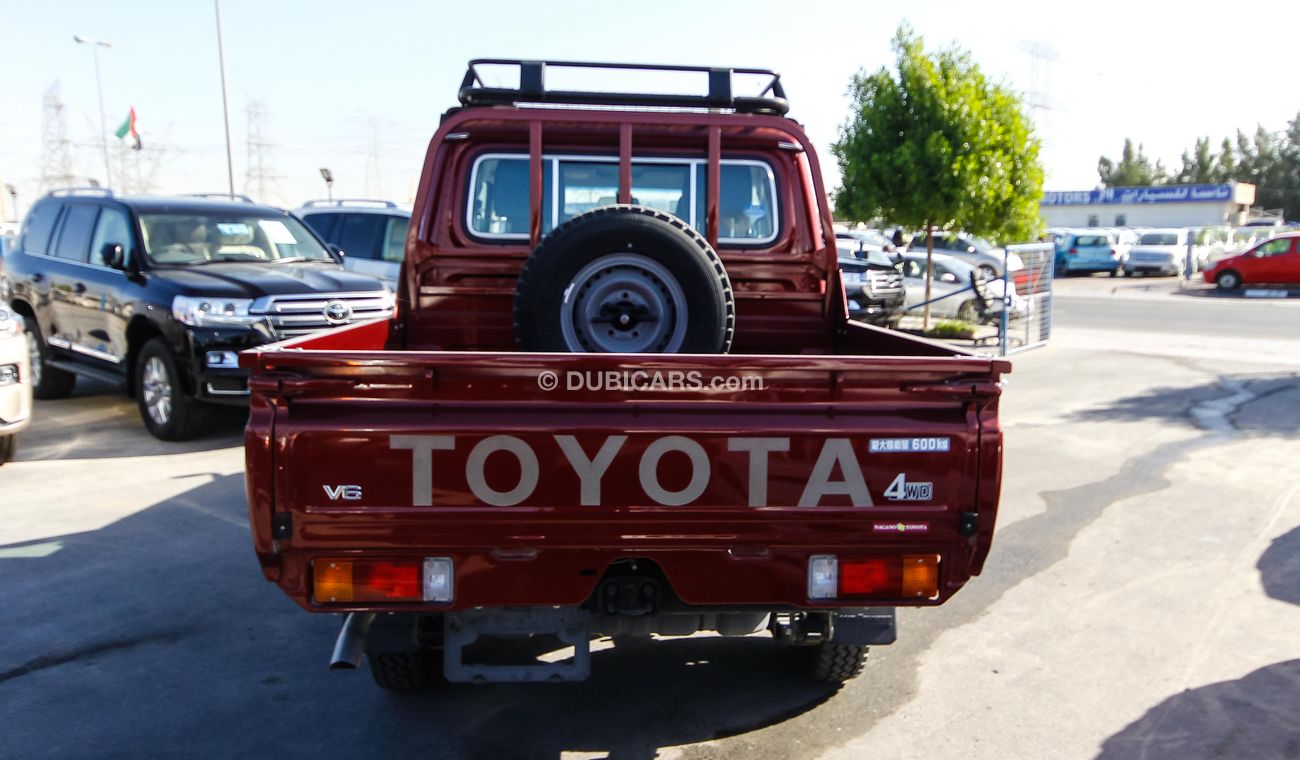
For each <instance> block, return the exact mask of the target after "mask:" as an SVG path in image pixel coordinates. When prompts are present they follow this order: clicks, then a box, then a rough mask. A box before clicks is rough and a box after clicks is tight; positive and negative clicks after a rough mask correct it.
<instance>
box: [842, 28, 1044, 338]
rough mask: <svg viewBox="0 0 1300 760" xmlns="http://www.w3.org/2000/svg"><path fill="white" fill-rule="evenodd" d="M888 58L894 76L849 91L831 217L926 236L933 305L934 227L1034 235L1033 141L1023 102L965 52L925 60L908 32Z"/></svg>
mask: <svg viewBox="0 0 1300 760" xmlns="http://www.w3.org/2000/svg"><path fill="white" fill-rule="evenodd" d="M893 50H894V55H895V65H894V69H893V70H891V69H889V68H887V67H883V68H881V69H879V70H878V71H876V72H875V73H868V72H866V71H859V72H858V73H857V74H855V75H854V76H853V79H852V81H851V83H850V85H849V94H850V96H851V97H852V98H853V110H852V113H851V115H850V116H849V119H848V120H847V121H846V122H845V124H844V125H843V126H841V128H840V139H839V140H838V141H837V142H836V143H835V144H834V145H833V146H832V151H833V152H834V154H835V157H836V159H837V160H838V162H839V166H840V171H841V173H842V177H843V180H842V187H841V189H840V191H839V192H838V193H837V194H836V196H835V206H836V213H837V214H838V215H839V216H840V217H842V218H845V219H849V220H853V221H865V220H868V219H873V218H877V217H879V218H885V219H888V220H889V221H890V222H891V223H894V224H901V225H904V226H907V227H919V228H921V229H924V230H925V231H926V281H925V282H926V286H925V300H926V301H929V300H930V280H931V273H932V271H933V264H932V257H933V253H934V239H933V233H934V230H935V228H936V227H939V228H942V227H959V228H962V229H965V230H968V231H970V232H972V233H974V234H977V235H983V236H987V237H993V238H999V239H1022V240H1023V239H1031V238H1032V237H1033V235H1034V234H1035V233H1036V232H1037V229H1038V226H1039V224H1040V222H1039V217H1038V202H1039V200H1040V199H1041V198H1042V186H1043V171H1042V167H1041V165H1040V164H1039V161H1038V151H1039V141H1038V139H1037V138H1036V137H1035V136H1034V134H1033V129H1032V127H1031V125H1030V122H1029V119H1028V118H1027V117H1026V115H1025V112H1024V108H1023V105H1022V103H1021V100H1020V98H1019V96H1018V95H1017V94H1015V93H1014V92H1012V91H1011V90H1010V89H1009V88H1007V87H1006V86H1004V85H1002V84H998V83H995V82H991V81H989V79H988V78H987V77H985V75H984V73H983V72H982V71H981V70H980V68H979V66H977V65H976V64H975V63H973V62H972V61H971V58H970V55H969V54H968V53H966V52H965V51H962V50H960V49H958V48H956V47H953V48H948V49H944V50H939V51H937V52H934V53H930V52H928V51H927V50H926V49H925V45H924V43H923V42H922V40H921V38H920V36H918V35H917V34H916V33H915V32H914V31H913V30H912V29H911V27H909V26H908V25H906V24H904V25H902V26H900V27H899V29H898V31H897V32H896V33H895V34H894V41H893ZM924 325H925V329H929V326H930V309H929V306H926V307H925V310H924Z"/></svg>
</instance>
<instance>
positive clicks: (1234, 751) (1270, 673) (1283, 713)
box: [1099, 527, 1300, 760]
mask: <svg viewBox="0 0 1300 760" xmlns="http://www.w3.org/2000/svg"><path fill="white" fill-rule="evenodd" d="M1256 567H1257V568H1259V573H1260V577H1261V580H1262V581H1263V584H1264V590H1265V591H1266V592H1267V593H1268V595H1269V596H1271V597H1273V598H1274V599H1280V600H1282V601H1285V602H1290V603H1292V604H1300V527H1298V528H1296V529H1294V530H1292V531H1291V532H1289V533H1287V534H1285V535H1283V536H1280V537H1278V538H1276V539H1274V540H1273V542H1272V543H1271V544H1270V545H1269V548H1268V549H1267V550H1266V551H1265V552H1264V554H1263V555H1262V556H1261V557H1260V558H1259V562H1258V563H1257V564H1256ZM1298 702H1300V660H1288V661H1286V662H1279V663H1277V664H1274V665H1269V666H1267V667H1263V668H1260V669H1259V670H1256V671H1254V672H1253V673H1250V674H1248V675H1246V676H1245V677H1243V678H1239V679H1237V680H1235V681H1223V682H1221V683H1216V684H1210V685H1209V686H1202V687H1200V688H1199V689H1189V690H1187V691H1185V692H1183V693H1182V694H1178V695H1176V696H1173V697H1170V698H1169V699H1166V700H1165V701H1164V702H1161V703H1160V704H1158V705H1156V706H1155V707H1153V708H1152V709H1151V710H1149V711H1148V712H1147V713H1146V715H1143V716H1142V717H1141V718H1140V719H1138V720H1136V721H1134V722H1133V723H1131V724H1129V725H1128V726H1127V727H1126V728H1125V729H1124V730H1123V731H1121V732H1120V733H1118V734H1115V735H1114V736H1112V737H1111V738H1109V739H1107V740H1106V743H1105V744H1103V745H1102V752H1101V755H1100V756H1099V757H1100V758H1101V759H1102V760H1121V758H1124V759H1125V760H1126V759H1127V758H1134V757H1140V758H1146V759H1147V760H1195V759H1196V758H1248V757H1249V758H1284V757H1285V758H1293V757H1300V710H1297V709H1296V705H1297V703H1298Z"/></svg>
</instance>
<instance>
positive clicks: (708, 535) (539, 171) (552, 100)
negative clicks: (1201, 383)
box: [241, 60, 1010, 691]
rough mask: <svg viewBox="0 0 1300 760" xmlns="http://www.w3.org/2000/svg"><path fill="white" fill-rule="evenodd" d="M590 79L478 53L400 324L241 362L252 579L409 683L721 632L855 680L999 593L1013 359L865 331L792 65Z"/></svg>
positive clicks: (429, 179)
mask: <svg viewBox="0 0 1300 760" xmlns="http://www.w3.org/2000/svg"><path fill="white" fill-rule="evenodd" d="M592 66H594V65H592V64H571V63H565V64H560V63H554V62H532V61H501V60H491V61H474V62H471V64H470V67H469V71H468V73H467V75H466V77H465V81H464V84H463V86H462V88H461V91H460V101H461V104H462V105H461V107H459V108H456V109H452V110H451V111H449V112H448V113H447V114H446V115H445V116H444V117H443V120H442V123H441V126H440V127H439V128H438V131H437V132H436V134H434V136H433V139H432V141H431V142H430V145H429V152H428V157H427V159H426V161H425V163H424V169H423V174H422V178H421V181H420V185H419V192H418V194H417V196H416V199H415V208H414V214H413V217H412V224H411V226H410V232H409V236H408V239H407V243H406V258H405V262H404V264H403V269H402V275H401V282H400V285H399V287H400V292H399V294H398V311H397V313H396V315H395V316H394V317H393V318H392V319H390V320H384V321H377V322H368V323H363V324H358V325H356V326H353V327H348V328H343V329H339V330H335V331H332V332H328V333H318V334H315V335H311V336H306V337H302V338H298V339H295V340H290V341H285V342H282V343H278V344H274V345H270V346H264V347H261V348H258V349H255V350H252V351H248V352H245V353H244V354H242V357H241V364H242V366H244V367H246V368H247V369H248V370H250V372H251V377H250V381H249V387H250V390H251V392H252V409H251V415H250V418H249V423H248V429H247V434H246V449H247V465H248V470H247V471H248V502H249V515H250V520H251V524H252V533H253V543H254V547H255V550H256V552H257V557H258V559H259V561H260V562H261V565H262V570H263V572H264V573H265V575H266V578H267V579H268V580H270V581H272V582H274V583H276V584H278V585H279V586H280V587H281V588H282V589H283V590H284V591H285V593H287V594H288V595H289V596H290V597H291V598H292V599H293V600H294V601H296V602H297V603H298V604H300V605H301V606H302V607H303V608H304V609H306V610H308V611H310V612H318V613H321V612H323V613H336V614H337V613H345V618H344V623H343V626H342V630H341V631H340V634H339V638H338V643H337V645H336V647H335V652H334V656H333V661H332V666H333V667H356V666H358V665H359V664H360V662H361V660H362V659H363V656H364V658H365V659H367V660H368V661H369V663H370V668H371V672H372V674H373V675H374V678H375V680H376V682H377V683H378V684H379V685H380V686H383V687H385V688H389V689H394V690H399V691H408V690H415V689H421V688H425V687H428V686H430V685H432V684H434V683H436V682H437V681H438V680H440V679H443V678H445V679H446V680H450V681H534V680H548V681H549V680H579V679H582V678H585V677H586V676H587V674H588V673H589V670H590V653H591V649H592V647H591V642H593V641H596V640H598V637H609V638H610V639H612V641H613V642H614V645H615V646H618V645H620V644H622V643H624V642H636V641H639V640H640V641H644V640H647V639H648V638H649V637H650V636H651V635H656V636H666V635H689V634H694V633H697V632H700V631H715V632H718V633H720V634H722V635H724V636H741V635H751V634H756V633H760V632H763V631H768V632H770V633H771V635H772V637H773V639H775V640H776V641H777V642H780V643H784V644H788V645H792V647H793V648H794V651H795V653H796V654H798V655H799V656H800V657H802V658H804V659H805V661H806V662H807V664H808V667H809V669H810V673H811V674H812V675H813V676H815V677H817V678H821V679H825V680H831V681H843V680H845V679H847V678H850V677H852V676H854V675H856V674H857V673H858V672H859V671H860V670H861V668H862V665H863V661H864V657H865V654H866V650H867V647H868V646H869V645H872V644H888V643H891V642H892V641H893V640H894V638H895V615H894V610H895V608H897V607H899V606H904V605H906V606H931V605H938V604H942V603H943V602H945V601H946V600H947V599H948V598H949V597H950V596H952V594H954V593H956V591H957V590H958V589H960V588H961V587H962V585H963V584H965V583H966V581H967V580H968V579H969V578H970V577H971V576H973V575H976V574H978V573H979V572H980V569H981V567H982V565H983V563H984V560H985V557H986V556H987V554H988V550H989V545H990V542H991V540H992V537H993V527H994V521H995V518H996V513H997V505H998V497H999V487H1000V476H1001V462H1002V434H1001V431H1000V429H999V427H998V419H997V409H998V398H999V395H1000V392H1001V385H1000V382H999V378H1000V377H1001V375H1003V374H1004V373H1006V372H1009V371H1010V365H1009V364H1008V363H1007V362H1006V361H1005V360H1001V359H995V358H989V357H984V356H977V355H972V354H968V353H964V352H962V351H959V350H956V349H954V348H951V347H948V346H945V345H941V344H938V343H933V342H929V341H925V340H921V339H917V338H912V337H909V336H906V335H902V334H899V333H896V332H893V331H889V330H885V329H880V328H875V327H872V326H869V325H866V324H862V323H858V322H855V321H851V320H849V319H848V317H847V310H846V300H845V294H844V289H843V286H842V284H841V282H840V277H839V274H838V270H837V269H836V246H835V237H834V232H833V231H832V227H831V214H830V210H829V208H828V205H827V201H826V193H825V189H824V188H823V186H822V180H821V174H820V170H819V166H818V163H817V158H816V156H815V154H814V152H813V148H812V145H811V144H810V143H809V141H808V138H807V136H806V135H805V134H804V131H803V130H802V129H801V128H800V126H799V125H798V124H797V123H796V122H795V121H793V120H791V119H789V118H787V117H786V116H785V112H786V108H787V103H786V100H785V97H784V93H783V91H782V88H781V84H780V81H779V78H778V77H777V76H776V75H775V74H773V73H771V72H766V71H760V70H741V69H735V70H729V69H696V68H686V67H683V68H669V67H652V68H653V69H654V71H653V72H651V73H661V72H664V71H666V72H668V73H670V74H673V75H680V76H687V75H697V76H699V77H700V78H701V80H703V81H706V82H707V94H680V95H664V94H643V93H627V92H596V91H586V90H582V91H578V90H559V89H555V88H554V87H550V86H548V82H547V81H546V79H547V76H548V75H556V74H557V73H562V72H563V71H564V70H565V69H579V70H580V71H579V73H585V72H583V71H581V70H584V69H587V68H589V67H592ZM492 67H499V68H500V67H503V68H505V69H507V70H513V71H514V72H515V74H516V76H517V80H518V84H517V86H503V87H489V86H486V85H485V84H484V83H483V80H484V79H485V74H484V72H485V71H486V70H487V69H490V68H492ZM602 68H604V69H606V70H607V71H606V72H605V73H606V76H609V71H608V70H610V69H612V70H613V71H614V72H615V73H619V71H620V70H621V69H623V68H626V67H624V66H622V65H613V66H609V65H604V66H602ZM640 68H648V67H640ZM507 78H508V77H507ZM753 80H757V84H756V85H755V86H754V89H755V90H756V91H757V94H754V95H743V94H741V90H742V86H743V85H744V84H746V83H747V82H752V81H753ZM647 107H648V108H647ZM326 308H328V306H327V307H326ZM599 640H601V641H604V639H599Z"/></svg>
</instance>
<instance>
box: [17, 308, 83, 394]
mask: <svg viewBox="0 0 1300 760" xmlns="http://www.w3.org/2000/svg"><path fill="white" fill-rule="evenodd" d="M23 328H24V329H25V330H26V331H27V353H28V358H29V359H30V360H31V367H32V395H33V396H35V397H36V398H39V399H43V400H49V399H56V398H67V397H68V395H69V394H71V393H72V388H73V386H75V385H76V384H77V376H76V375H74V374H72V373H71V372H68V371H66V370H61V369H58V368H57V367H51V366H50V365H49V364H48V363H47V359H48V358H49V355H50V349H49V346H46V345H45V338H44V337H42V336H41V328H40V325H38V324H36V320H34V319H32V318H31V317H26V316H25V317H23Z"/></svg>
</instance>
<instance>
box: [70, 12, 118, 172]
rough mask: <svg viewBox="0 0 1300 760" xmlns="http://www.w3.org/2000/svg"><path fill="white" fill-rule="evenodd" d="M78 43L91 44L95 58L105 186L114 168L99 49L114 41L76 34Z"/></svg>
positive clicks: (91, 55)
mask: <svg viewBox="0 0 1300 760" xmlns="http://www.w3.org/2000/svg"><path fill="white" fill-rule="evenodd" d="M72 39H73V40H74V41H75V42H76V43H77V44H78V45H89V46H90V57H91V58H93V59H94V60H95V95H96V96H97V97H98V98H99V141H100V145H101V146H102V147H103V149H104V187H109V188H111V187H112V186H113V170H112V169H110V168H109V164H108V123H107V122H106V121H104V87H103V85H102V84H100V79H99V49H100V48H101V47H106V48H111V47H113V43H111V42H104V41H102V40H92V39H89V38H87V37H82V36H81V35H79V34H78V35H75V36H74V37H73V38H72Z"/></svg>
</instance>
